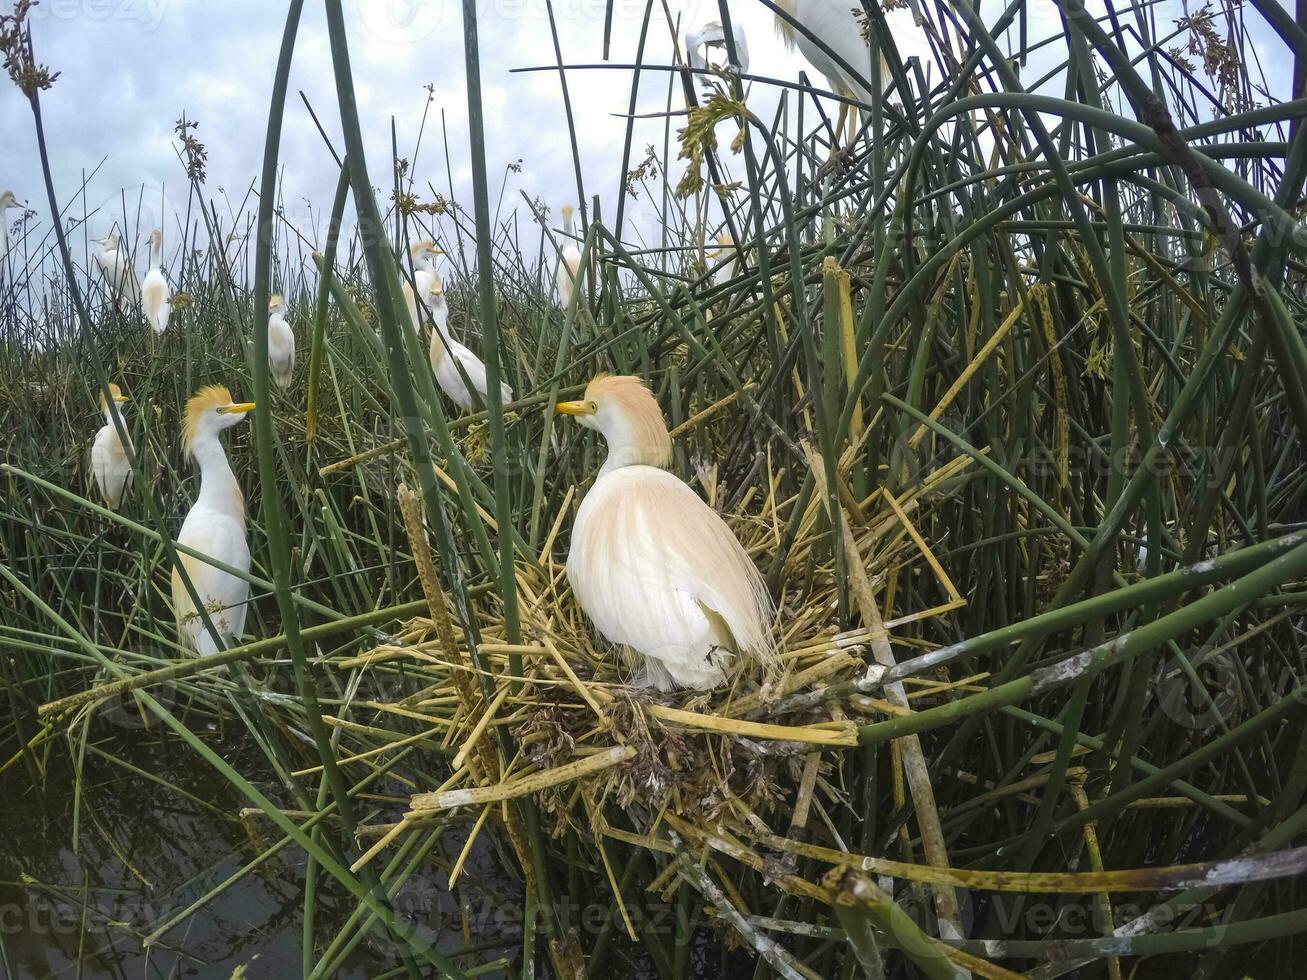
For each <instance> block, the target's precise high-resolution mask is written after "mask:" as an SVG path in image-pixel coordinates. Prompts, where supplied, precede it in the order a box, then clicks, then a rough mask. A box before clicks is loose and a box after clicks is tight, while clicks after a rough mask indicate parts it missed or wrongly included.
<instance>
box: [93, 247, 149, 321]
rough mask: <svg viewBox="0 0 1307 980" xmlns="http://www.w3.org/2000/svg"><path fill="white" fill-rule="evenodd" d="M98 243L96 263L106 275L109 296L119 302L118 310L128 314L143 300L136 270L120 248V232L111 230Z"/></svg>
mask: <svg viewBox="0 0 1307 980" xmlns="http://www.w3.org/2000/svg"><path fill="white" fill-rule="evenodd" d="M96 244H97V245H99V246H100V250H99V251H98V252H96V253H95V263H96V265H98V266H99V267H100V274H101V275H102V276H104V283H105V288H106V289H107V290H108V292H109V298H110V299H111V300H112V301H113V302H114V303H115V304H117V306H118V312H119V313H122V314H123V315H124V316H126V315H127V314H128V313H129V312H131V309H132V307H133V306H136V305H137V304H138V303H140V301H141V284H140V282H139V281H137V279H136V270H135V269H133V268H132V263H131V260H130V259H129V258H128V257H127V256H126V255H125V254H123V253H122V252H121V251H120V249H119V238H118V232H116V231H112V230H111V231H110V232H109V234H107V235H105V236H104V237H103V238H101V239H98V240H97V241H96Z"/></svg>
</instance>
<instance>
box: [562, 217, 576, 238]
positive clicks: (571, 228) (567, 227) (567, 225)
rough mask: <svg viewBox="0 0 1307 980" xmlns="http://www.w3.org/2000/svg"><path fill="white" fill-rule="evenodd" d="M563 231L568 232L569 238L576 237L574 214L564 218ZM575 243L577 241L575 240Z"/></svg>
mask: <svg viewBox="0 0 1307 980" xmlns="http://www.w3.org/2000/svg"><path fill="white" fill-rule="evenodd" d="M563 231H565V232H567V237H568V238H575V237H576V225H575V224H574V223H573V221H572V216H571V215H570V214H569V215H568V216H567V217H566V218H564V219H563ZM573 244H576V243H575V242H573Z"/></svg>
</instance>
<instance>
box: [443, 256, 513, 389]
mask: <svg viewBox="0 0 1307 980" xmlns="http://www.w3.org/2000/svg"><path fill="white" fill-rule="evenodd" d="M427 308H428V309H430V310H431V318H432V320H433V321H434V322H435V325H436V328H435V329H434V330H432V331H431V347H430V357H431V370H432V371H434V372H435V374H436V384H438V385H439V386H440V390H441V391H443V392H444V393H445V394H446V395H448V396H449V398H450V400H451V401H453V402H454V403H455V404H456V405H458V407H459V408H462V409H463V410H464V411H469V412H470V411H475V410H476V408H477V407H478V406H477V401H476V399H474V398H473V397H472V392H470V391H469V390H468V387H467V383H466V382H464V380H463V374H466V375H467V379H468V381H471V382H472V387H473V388H475V389H476V393H477V396H478V397H479V399H480V401H481V404H482V405H484V404H486V392H487V391H488V390H489V383H488V381H487V380H486V366H485V364H484V363H483V362H482V360H481V358H479V357H477V356H476V354H474V353H472V351H470V350H468V348H466V347H464V346H463V345H462V344H460V343H459V342H458V341H457V340H455V339H454V338H453V337H451V336H450V335H449V303H448V302H447V301H446V299H445V287H444V284H443V283H441V281H440V276H438V275H437V276H436V278H435V281H434V282H433V283H432V285H431V293H430V298H429V300H428V302H427ZM460 367H462V369H463V371H462V373H460V372H459V368H460ZM499 397H500V400H501V401H502V402H505V403H507V402H510V401H512V400H513V389H512V388H510V387H509V386H508V385H507V384H506V383H505V382H503V381H501V382H500V383H499Z"/></svg>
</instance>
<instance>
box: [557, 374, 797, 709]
mask: <svg viewBox="0 0 1307 980" xmlns="http://www.w3.org/2000/svg"><path fill="white" fill-rule="evenodd" d="M557 410H558V411H559V412H561V413H562V414H564V415H571V416H574V417H575V418H576V420H577V421H578V422H580V423H581V425H583V426H585V427H586V428H588V429H595V430H597V431H598V432H599V433H600V434H601V435H602V436H603V437H604V440H605V441H606V442H607V443H608V458H607V459H606V460H605V461H604V465H603V466H602V467H601V468H600V470H599V477H598V479H596V480H595V484H594V486H593V487H591V488H590V492H589V493H587V494H586V495H585V499H584V500H583V501H582V502H581V507H580V510H578V511H577V515H576V523H575V524H574V525H573V527H572V545H571V549H570V551H569V552H568V555H567V578H568V581H570V582H571V584H572V592H573V594H574V595H575V596H576V599H577V602H579V603H580V605H581V608H582V609H584V610H585V613H586V615H587V616H589V617H590V619H591V620H592V621H593V622H594V624H595V626H596V627H597V628H598V630H599V632H600V633H602V634H603V636H604V637H605V638H606V639H607V640H608V641H609V642H611V643H615V644H619V645H621V646H625V647H628V648H630V649H631V650H634V651H635V652H636V653H639V654H641V655H642V656H643V657H644V661H645V676H644V678H643V680H644V681H646V682H647V683H649V684H651V685H653V686H654V687H656V688H658V690H660V691H670V690H672V689H674V688H676V687H689V688H697V689H699V690H707V689H709V688H713V687H716V686H717V685H719V684H721V683H722V682H723V681H724V680H725V679H726V667H727V666H728V664H729V663H730V661H731V658H732V656H735V655H738V656H742V657H746V658H750V659H753V660H756V661H759V662H761V663H763V664H764V665H771V664H772V663H773V662H774V660H775V646H774V644H773V642H772V638H771V630H770V625H771V619H772V603H771V598H770V596H769V595H768V594H767V588H766V586H765V585H764V583H763V580H762V576H761V575H760V574H759V573H758V569H757V568H756V567H755V566H754V564H753V562H752V561H751V560H750V559H749V556H748V554H747V553H746V552H745V550H744V548H743V547H741V546H740V542H739V541H738V540H736V538H735V535H734V534H733V533H731V529H730V528H729V527H727V526H726V522H725V521H723V520H722V519H721V517H719V516H718V515H717V513H716V512H715V511H714V510H713V509H712V508H710V507H709V506H708V505H707V504H706V503H704V502H703V501H702V500H700V499H699V497H698V495H697V494H695V492H694V491H693V490H691V489H690V488H689V487H688V486H687V485H686V484H685V483H683V482H682V481H681V480H680V479H678V478H677V477H675V476H673V475H672V474H671V473H668V472H667V471H666V470H664V469H662V468H661V467H664V466H666V465H667V464H668V463H669V462H670V461H671V455H672V440H671V437H670V436H669V435H668V433H667V424H666V423H665V422H664V421H663V414H662V411H661V410H660V409H659V407H658V403H657V402H656V401H654V397H653V395H652V394H651V393H650V391H649V389H648V388H647V387H646V386H645V384H644V382H642V381H641V380H640V379H639V378H633V377H620V376H619V377H605V376H600V377H598V378H595V379H594V380H593V381H591V382H590V384H589V385H588V386H587V387H586V389H585V398H584V399H582V400H581V401H575V402H562V403H560V404H559V405H558V406H557Z"/></svg>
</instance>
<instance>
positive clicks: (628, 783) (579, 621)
mask: <svg viewBox="0 0 1307 980" xmlns="http://www.w3.org/2000/svg"><path fill="white" fill-rule="evenodd" d="M811 460H812V461H813V462H814V463H815V464H816V470H817V472H816V476H817V479H816V483H817V488H818V491H819V492H815V493H813V494H812V495H811V497H810V498H808V499H806V500H805V499H800V498H798V497H794V498H790V499H787V500H783V499H779V498H778V495H777V493H776V490H775V488H776V487H778V486H780V485H781V482H780V478H781V474H780V473H779V472H771V471H767V472H764V473H763V474H762V477H761V478H760V479H759V480H758V481H757V483H756V484H755V485H754V486H753V487H752V488H751V489H750V490H749V491H748V492H746V493H744V494H743V495H740V499H739V500H738V502H737V503H736V504H735V505H734V507H733V508H732V509H731V510H730V512H728V513H726V514H725V515H724V516H725V517H726V519H727V520H728V522H729V523H730V524H731V526H732V528H733V530H734V531H735V532H736V534H737V535H738V536H739V538H740V540H741V542H742V543H743V544H744V546H745V548H746V549H747V550H748V551H749V552H750V554H751V555H752V557H753V558H754V560H755V561H756V562H757V563H758V565H759V567H760V568H762V569H764V571H770V572H771V573H772V578H773V581H774V582H775V584H776V590H777V594H778V597H779V600H780V601H779V604H778V606H779V613H778V622H777V624H776V629H777V634H778V638H779V642H780V648H781V652H780V662H779V667H778V669H777V670H776V671H775V672H774V673H772V674H771V675H769V676H764V675H763V672H762V670H761V669H760V668H753V669H747V668H746V669H741V670H738V671H737V673H736V674H735V675H734V677H733V678H732V680H731V683H729V684H728V685H726V686H723V687H722V688H720V689H718V690H715V691H708V692H678V693H676V694H672V695H660V694H657V693H654V692H651V691H648V690H643V689H638V688H633V687H631V686H629V685H628V684H627V683H626V682H627V680H628V679H629V677H630V674H631V667H630V665H629V663H627V662H626V661H625V660H624V658H622V657H621V656H620V652H619V651H615V650H613V649H610V648H606V647H604V646H603V645H602V644H601V642H600V641H597V639H596V637H595V635H594V633H593V632H592V630H591V628H590V626H589V624H588V622H587V621H586V619H585V617H584V615H583V614H582V612H581V611H580V610H579V608H578V607H577V605H576V603H575V602H574V601H573V599H572V597H571V595H570V593H569V590H568V586H567V579H566V575H565V573H564V569H563V567H562V561H563V560H562V558H561V557H558V556H555V554H554V552H555V550H556V549H555V547H554V545H555V541H556V538H557V536H558V534H559V530H560V528H561V526H562V524H563V521H564V516H563V514H560V517H559V520H558V523H557V524H556V526H555V527H554V529H553V531H552V533H551V534H550V535H549V537H548V539H547V541H546V542H545V545H544V548H543V549H542V553H541V554H540V555H539V556H538V560H537V561H536V562H533V563H521V564H520V565H519V569H518V572H517V585H518V596H519V615H520V634H521V642H519V643H513V644H510V643H507V642H505V639H504V637H505V629H504V625H503V623H502V621H501V618H500V617H498V616H497V614H496V607H495V606H494V605H493V603H494V601H495V600H493V599H491V600H487V604H486V605H483V606H482V607H479V608H478V609H477V610H475V615H477V616H478V617H479V621H478V623H477V631H476V632H477V634H478V635H479V642H477V643H476V644H475V645H474V648H469V645H468V643H467V639H466V637H467V635H468V633H467V632H466V631H464V630H460V629H459V626H460V624H459V622H458V616H457V615H456V614H455V612H454V609H453V605H452V603H451V602H450V601H449V599H448V597H447V596H446V595H445V594H444V593H443V592H442V590H441V587H440V584H439V581H438V579H437V576H436V573H435V559H434V558H433V556H432V554H431V545H430V543H429V542H428V540H427V535H426V533H425V530H424V528H423V525H422V519H421V513H420V503H419V501H418V499H417V498H416V497H415V496H414V495H413V494H412V493H410V492H409V491H407V490H406V489H403V488H401V491H400V503H401V509H402V511H403V512H404V514H405V523H406V528H407V531H408V533H409V537H410V542H411V544H412V547H413V552H414V556H415V559H416V562H417V566H418V570H419V575H420V578H421V580H422V584H423V587H424V590H425V593H426V596H427V600H428V605H429V609H430V615H429V616H426V617H419V618H417V619H415V620H413V621H411V622H410V623H409V625H408V628H407V630H405V631H404V632H403V633H402V634H401V635H400V636H398V637H396V638H395V642H393V643H390V644H387V645H385V646H382V647H378V648H376V649H374V650H373V651H371V652H369V653H367V654H365V655H363V656H361V657H355V658H351V659H350V660H349V661H348V663H342V664H341V666H342V667H349V668H351V669H354V668H362V669H363V670H364V671H366V670H368V669H370V668H372V667H374V666H375V667H381V666H382V665H386V666H387V668H389V669H393V667H394V665H395V662H396V661H406V662H411V663H413V664H414V665H415V666H420V668H421V669H422V670H423V672H424V675H425V676H427V677H430V678H433V679H435V682H434V683H432V684H430V685H429V686H427V687H425V688H424V689H423V690H422V691H420V692H418V694H417V695H412V694H410V695H408V696H406V697H405V698H403V699H402V700H399V701H395V702H393V703H391V704H379V703H375V702H374V703H370V704H369V705H368V708H369V709H370V710H380V711H381V712H382V713H383V714H384V713H388V712H397V713H410V714H413V715H415V716H422V717H426V716H429V715H430V714H431V713H432V712H436V711H441V710H443V711H449V712H450V713H449V714H448V723H447V724H446V725H445V728H444V737H443V739H442V746H443V747H444V748H445V750H446V751H447V752H449V753H450V754H451V755H452V758H453V774H452V775H451V776H450V778H449V779H448V780H447V781H446V782H445V784H444V785H442V786H441V787H440V788H439V789H438V790H436V791H435V792H429V793H421V794H417V795H414V796H413V797H412V800H411V803H410V807H409V809H408V811H407V812H406V813H405V814H404V817H403V819H402V820H401V821H400V822H399V823H398V824H394V825H390V826H387V827H386V828H384V832H382V833H381V835H380V839H379V840H377V842H376V843H375V844H374V845H373V847H372V849H371V851H370V852H369V855H367V856H370V855H373V854H376V853H378V852H379V851H380V850H381V848H382V847H384V846H385V845H386V844H387V843H390V842H392V841H395V840H396V839H397V838H398V837H399V836H400V835H402V834H403V833H404V832H405V830H406V829H412V828H415V827H417V826H420V825H422V824H424V823H427V822H428V821H429V820H431V819H436V818H440V817H441V816H442V815H445V816H447V815H449V813H450V811H454V810H460V809H463V808H480V810H481V813H482V816H483V819H482V820H480V821H478V823H477V825H476V827H477V830H476V831H474V835H473V836H475V834H476V832H479V830H480V828H481V827H482V826H483V825H484V823H485V822H486V821H485V819H484V817H487V816H493V817H494V818H495V820H496V821H498V822H500V823H501V824H503V825H504V827H505V829H506V830H507V833H508V836H509V837H510V839H511V841H512V843H513V845H514V848H515V849H516V850H518V852H519V853H518V856H519V858H521V859H522V867H523V868H524V869H529V868H530V862H529V860H528V859H527V858H528V855H527V854H526V853H525V850H526V845H525V843H524V840H523V836H522V829H521V827H520V826H517V822H518V821H517V817H516V816H515V813H516V811H515V809H514V808H513V807H509V806H505V805H504V804H505V803H506V801H508V800H512V799H515V798H520V797H525V796H530V797H533V798H534V800H535V801H536V804H537V807H538V810H539V811H540V812H541V813H542V814H544V821H543V823H544V826H543V829H544V830H545V831H546V832H547V833H550V834H552V835H559V834H562V833H563V832H564V831H565V830H567V829H569V828H570V829H572V830H575V831H577V832H578V833H579V834H580V836H581V838H582V839H585V840H590V841H592V842H594V843H596V844H597V845H598V850H599V852H600V854H601V855H604V854H605V847H607V848H612V847H614V846H621V845H627V846H634V847H642V848H646V849H649V850H652V851H660V852H663V853H667V848H668V847H669V846H670V845H669V844H668V840H669V835H670V839H674V840H684V839H686V838H693V837H694V836H695V835H700V836H701V837H703V836H704V835H710V834H713V833H715V832H716V829H718V828H721V827H722V826H727V825H730V826H752V827H753V828H754V830H756V831H760V832H761V831H766V832H767V833H768V834H770V833H771V829H773V828H774V829H778V830H779V831H780V832H781V833H783V834H793V835H798V836H800V837H801V836H802V834H803V830H804V828H805V827H806V826H807V825H808V824H809V822H810V821H820V822H822V823H823V824H825V825H826V827H828V828H830V829H831V830H832V831H833V830H834V824H835V819H834V817H833V816H832V814H834V813H835V812H836V811H837V810H838V809H839V808H840V807H841V806H842V805H843V803H844V792H843V789H842V778H841V755H842V753H843V752H844V751H845V750H847V749H849V748H851V747H853V746H855V745H856V744H857V738H858V728H859V726H860V725H862V724H865V723H867V722H868V721H874V720H881V719H883V718H884V717H886V716H887V715H893V714H897V713H901V712H903V711H906V710H908V709H907V705H906V701H905V700H903V698H905V697H906V698H912V699H914V700H915V699H918V698H925V699H927V700H931V699H934V698H937V697H940V696H942V695H944V694H945V692H946V691H948V690H951V689H954V688H955V687H956V685H949V684H947V683H942V682H939V681H931V680H921V681H919V682H918V684H917V686H916V687H915V688H914V689H913V690H912V691H911V692H910V693H908V694H906V695H904V693H903V689H902V688H901V687H900V688H898V691H899V694H900V698H899V701H898V702H897V703H896V701H895V699H894V698H893V697H891V696H890V695H889V694H888V693H887V694H886V695H885V696H884V697H879V696H877V697H873V696H854V697H841V698H839V699H833V698H832V699H825V698H823V696H822V692H824V691H826V690H827V689H828V688H829V687H830V686H831V685H834V684H840V683H841V682H847V681H851V680H854V679H856V678H859V677H861V676H862V675H864V674H865V673H866V672H867V669H868V665H869V664H871V663H875V662H877V661H880V662H882V663H883V662H885V660H886V658H892V657H893V654H892V653H891V652H890V645H891V643H894V644H903V645H906V646H908V647H909V648H913V649H916V650H919V651H921V652H924V651H925V650H928V649H930V648H931V646H930V644H928V643H927V642H925V641H923V640H921V639H919V638H917V636H918V634H919V632H920V624H921V621H922V620H924V619H928V618H931V617H934V616H937V615H942V614H944V613H946V612H948V611H950V610H953V609H955V608H957V607H958V606H959V605H961V604H963V600H962V599H961V597H960V596H959V595H958V593H957V591H956V589H955V588H954V586H953V584H952V583H951V582H950V581H949V580H948V577H947V575H946V574H945V573H944V571H943V569H942V567H941V566H940V564H939V562H938V561H937V560H936V558H935V556H934V555H933V554H932V552H931V550H930V548H929V547H928V546H927V545H926V543H925V541H924V540H923V539H922V537H921V536H920V535H919V534H918V533H917V532H916V529H915V526H914V521H915V520H918V519H920V517H921V516H922V515H923V514H924V513H925V512H926V511H927V510H928V509H930V508H932V507H934V506H936V505H937V504H938V503H939V502H940V501H941V500H942V499H943V498H944V497H945V496H947V495H948V494H949V493H950V491H951V490H952V489H953V488H954V487H956V486H957V485H959V484H960V483H961V482H963V480H964V478H965V473H964V471H965V470H966V469H967V467H968V462H969V461H968V460H967V459H965V458H960V459H957V460H955V461H953V462H952V463H950V464H947V465H944V466H943V467H941V468H939V469H937V470H935V471H934V472H933V473H932V474H931V475H930V476H929V477H927V478H926V479H925V480H923V481H922V482H921V483H919V484H918V485H917V486H916V488H915V489H914V490H913V491H911V492H909V493H905V494H904V495H903V496H902V497H901V498H899V499H895V498H893V497H891V496H887V495H885V494H884V493H882V492H879V491H878V492H877V493H875V494H872V495H871V496H869V497H867V498H866V499H863V500H857V499H855V498H854V496H853V495H852V493H851V491H850V489H849V487H847V486H845V485H843V484H842V485H841V486H840V487H839V488H838V495H839V498H840V499H841V500H843V501H844V502H845V506H844V508H842V510H841V512H840V513H839V514H838V515H836V519H835V520H834V521H832V517H831V515H830V514H829V513H828V512H827V510H826V501H827V500H828V499H829V495H828V494H827V493H826V490H825V488H826V482H825V478H824V476H823V475H821V473H820V462H819V460H817V458H816V457H815V456H812V457H811ZM842 479H843V478H842V477H841V480H842ZM705 483H706V485H707V486H708V488H709V496H710V499H711V498H712V497H713V496H714V495H715V489H714V488H713V486H712V481H711V479H709V480H707V481H705ZM798 508H802V513H801V514H796V513H795V511H796V509H798ZM566 511H567V508H566V507H565V508H564V513H566ZM791 521H797V524H796V525H795V526H796V527H797V533H796V534H795V535H794V537H793V544H792V546H791V547H790V548H788V549H787V551H786V552H785V553H784V554H780V555H778V554H777V553H776V543H777V542H778V541H779V540H780V539H781V529H782V528H783V527H785V526H786V524H787V522H791ZM836 534H837V535H839V539H840V541H841V542H842V544H843V546H844V549H845V553H846V554H847V556H848V559H847V561H845V562H844V563H843V566H844V567H846V568H848V569H849V573H848V574H849V575H850V576H851V578H852V580H851V581H849V582H848V585H847V589H846V594H852V595H853V596H854V597H855V598H856V601H857V602H858V605H859V609H858V611H859V614H860V617H861V621H862V623H863V624H864V625H863V626H862V627H861V628H859V629H857V630H854V631H850V632H846V633H839V632H836V630H835V628H834V625H833V624H834V623H836V622H837V621H838V617H839V601H838V595H839V592H840V589H839V582H838V580H837V576H836V563H835V561H834V557H833V551H832V542H833V541H834V540H835V537H834V535H836ZM854 552H856V557H855V556H854ZM926 597H935V598H939V597H943V598H944V601H943V602H942V603H940V602H935V603H933V604H930V603H929V602H928V601H927V598H926ZM909 604H915V607H914V608H906V607H907V606H908V605H909ZM900 627H903V628H904V630H903V633H902V635H896V632H895V631H896V629H898V628H900ZM451 706H452V710H451ZM375 717H376V716H375V715H374V716H373V718H374V720H372V721H371V722H370V723H371V724H375V723H376V722H375ZM836 836H838V835H836ZM467 846H468V847H470V846H471V841H470V840H469V842H468V845H467ZM766 850H767V851H768V852H769V854H768V856H767V857H765V858H759V859H757V860H755V861H752V863H754V864H755V865H757V866H758V867H759V868H761V867H764V866H767V865H768V862H771V863H773V864H774V863H776V862H779V864H777V865H776V866H777V867H783V866H785V865H786V864H787V861H792V855H791V856H790V857H789V858H787V857H786V855H785V854H783V853H781V852H780V851H777V850H776V848H775V846H774V844H773V845H771V846H769V847H768V848H767V849H766ZM465 852H466V849H465ZM367 856H365V857H367ZM605 860H607V858H606V857H605ZM525 873H526V874H527V875H528V877H529V875H530V871H529V870H526V871H525ZM671 877H672V878H673V880H674V879H675V876H674V875H673V876H671Z"/></svg>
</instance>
